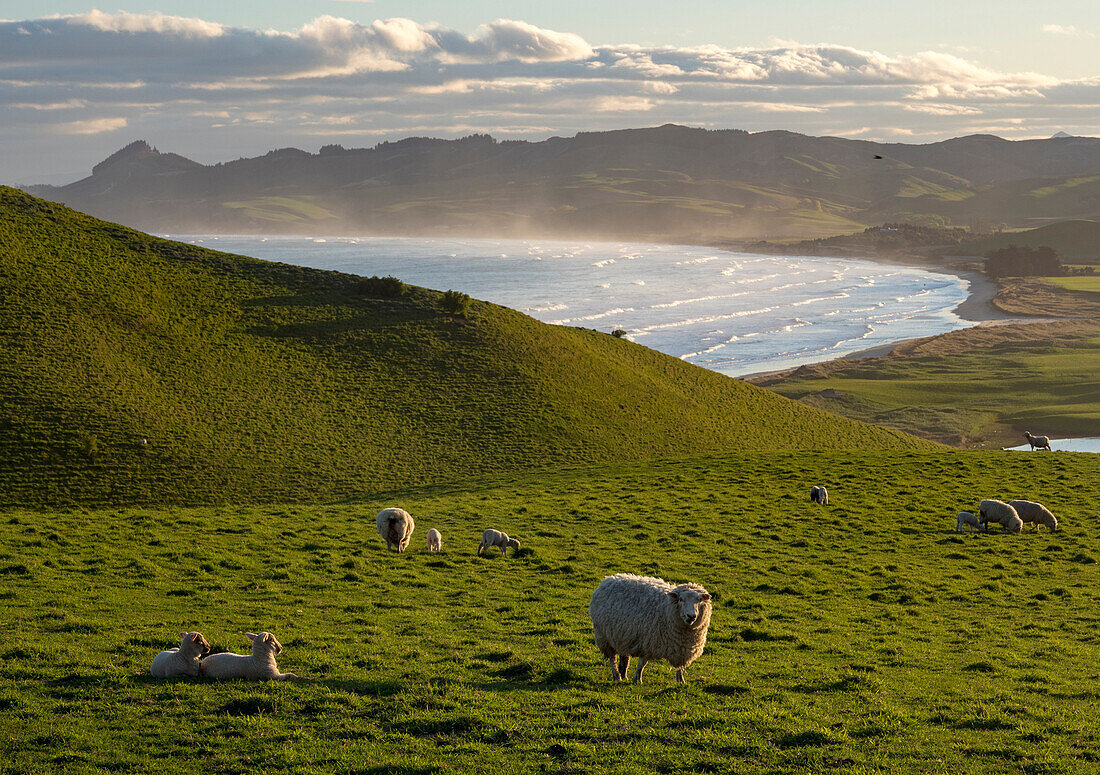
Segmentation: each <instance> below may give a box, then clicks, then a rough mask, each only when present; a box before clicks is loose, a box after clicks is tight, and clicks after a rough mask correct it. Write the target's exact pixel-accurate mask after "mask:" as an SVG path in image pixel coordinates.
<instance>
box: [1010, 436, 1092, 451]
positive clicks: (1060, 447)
mask: <svg viewBox="0 0 1100 775" xmlns="http://www.w3.org/2000/svg"><path fill="white" fill-rule="evenodd" d="M1050 448H1051V450H1052V451H1054V452H1100V438H1097V439H1090V438H1079V439H1056V438H1053V437H1051V439H1050ZM1009 449H1010V450H1012V451H1013V452H1030V451H1031V445H1030V444H1021V445H1020V446H1018V447H1009Z"/></svg>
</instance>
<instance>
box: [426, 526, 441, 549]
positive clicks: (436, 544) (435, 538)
mask: <svg viewBox="0 0 1100 775" xmlns="http://www.w3.org/2000/svg"><path fill="white" fill-rule="evenodd" d="M442 550H443V536H442V535H440V533H439V531H438V530H436V529H435V528H434V527H433V528H432V529H431V530H429V531H428V551H429V552H439V551H442Z"/></svg>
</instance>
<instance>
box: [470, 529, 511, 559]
mask: <svg viewBox="0 0 1100 775" xmlns="http://www.w3.org/2000/svg"><path fill="white" fill-rule="evenodd" d="M490 546H499V547H500V553H501V554H504V555H507V554H508V550H509V549H519V541H518V540H516V539H515V538H509V537H508V534H507V533H503V532H501V531H500V530H493V529H492V528H489V529H488V530H485V531H484V532H482V534H481V543H480V544H478V545H477V553H478V554H479V555H480V554H481V553H482V552H483V551H485V550H486V549H488V548H489V547H490Z"/></svg>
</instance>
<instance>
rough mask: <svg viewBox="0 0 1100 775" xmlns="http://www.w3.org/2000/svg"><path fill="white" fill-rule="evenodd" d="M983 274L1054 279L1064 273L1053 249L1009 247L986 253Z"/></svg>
mask: <svg viewBox="0 0 1100 775" xmlns="http://www.w3.org/2000/svg"><path fill="white" fill-rule="evenodd" d="M985 257H986V261H985V273H986V274H987V275H989V276H990V277H1036V276H1038V277H1056V276H1060V275H1064V274H1065V273H1066V270H1065V267H1063V266H1062V260H1061V259H1060V258H1058V254H1057V253H1056V252H1055V251H1054V249H1053V248H1048V247H1046V246H1045V245H1044V246H1043V247H1038V248H1031V247H1028V246H1027V245H1009V246H1008V247H1007V248H1000V249H999V250H993V251H990V252H989V253H986V256H985Z"/></svg>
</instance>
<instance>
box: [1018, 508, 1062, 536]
mask: <svg viewBox="0 0 1100 775" xmlns="http://www.w3.org/2000/svg"><path fill="white" fill-rule="evenodd" d="M1008 505H1009V506H1011V507H1012V508H1014V509H1016V513H1017V514H1019V515H1020V519H1022V520H1023V521H1024V522H1027V523H1031V524H1033V525H1035V529H1036V530H1038V529H1039V525H1046V526H1047V527H1048V528H1050V532H1052V533H1053V532H1054V531H1056V530H1057V529H1058V520H1057V519H1055V517H1054V515H1053V514H1051V513H1050V509H1048V508H1047V507H1046V506H1044V505H1043V504H1041V503H1035V502H1034V501H1009V502H1008Z"/></svg>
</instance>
